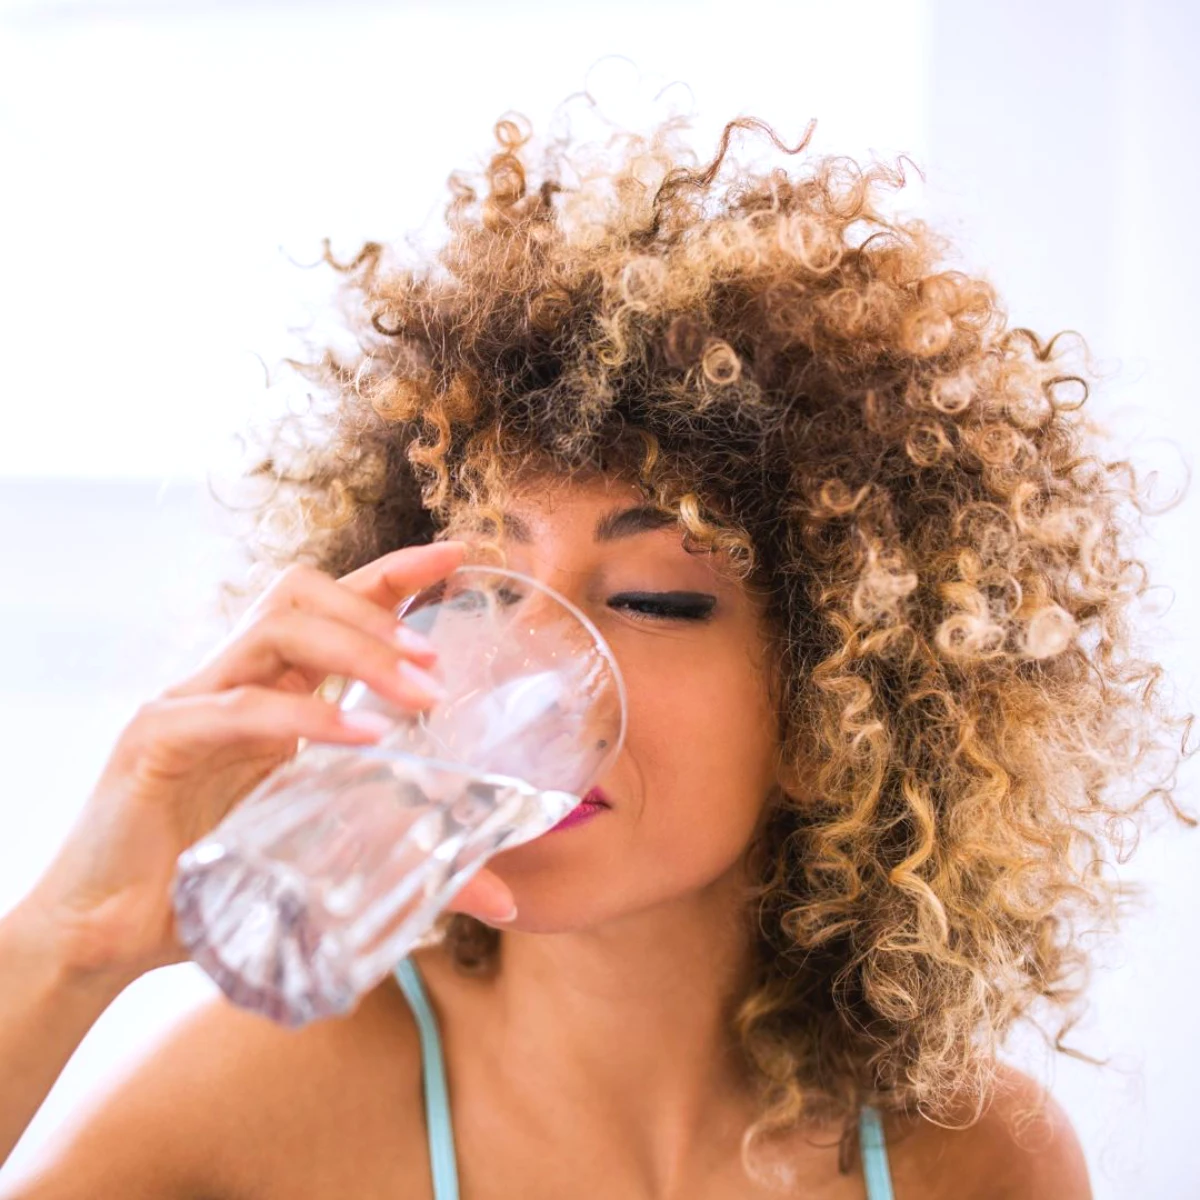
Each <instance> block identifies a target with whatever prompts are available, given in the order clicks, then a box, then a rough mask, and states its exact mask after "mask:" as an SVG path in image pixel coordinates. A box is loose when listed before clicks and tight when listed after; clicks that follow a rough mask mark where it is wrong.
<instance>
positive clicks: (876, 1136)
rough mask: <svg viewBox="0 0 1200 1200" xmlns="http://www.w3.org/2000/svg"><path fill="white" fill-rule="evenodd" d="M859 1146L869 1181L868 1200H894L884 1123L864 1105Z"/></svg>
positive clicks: (859, 1124) (861, 1115) (860, 1116)
mask: <svg viewBox="0 0 1200 1200" xmlns="http://www.w3.org/2000/svg"><path fill="white" fill-rule="evenodd" d="M858 1144H859V1147H860V1148H861V1151H862V1167H863V1177H864V1178H865V1179H866V1181H867V1200H894V1196H893V1193H892V1173H891V1171H890V1169H889V1168H888V1156H887V1142H886V1141H885V1139H884V1136H883V1123H882V1122H881V1121H880V1119H879V1113H878V1112H877V1111H876V1110H875V1109H874V1108H872V1107H871V1106H870V1105H864V1107H863V1110H862V1112H861V1113H859V1117H858Z"/></svg>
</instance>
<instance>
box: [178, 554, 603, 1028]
mask: <svg viewBox="0 0 1200 1200" xmlns="http://www.w3.org/2000/svg"><path fill="white" fill-rule="evenodd" d="M396 615H397V618H398V619H399V620H402V621H404V622H405V623H406V624H407V625H409V626H410V627H412V628H414V629H416V630H418V631H419V632H421V633H422V634H424V636H425V637H427V638H428V639H429V640H430V641H431V642H432V643H433V644H434V646H435V647H436V648H437V650H438V660H437V662H436V663H435V664H434V667H433V668H432V673H433V674H434V675H435V677H436V678H438V680H439V682H441V683H443V684H444V686H445V687H446V690H447V693H448V694H447V698H446V699H445V700H444V701H440V702H438V703H436V704H435V705H434V706H433V707H432V708H430V709H427V710H425V711H423V712H419V713H411V712H406V711H404V710H403V709H400V708H398V707H396V706H395V705H394V704H392V702H391V701H389V700H387V699H385V698H383V697H381V696H380V695H379V694H378V693H376V692H373V691H372V690H371V689H370V688H368V687H367V686H366V685H365V684H364V683H362V682H361V681H358V680H356V681H351V682H350V684H349V686H348V687H347V688H344V689H343V694H342V696H341V697H340V699H339V700H338V704H339V706H340V707H341V708H344V709H351V708H354V709H369V710H372V711H375V712H381V713H385V714H387V715H388V716H389V717H391V718H392V719H393V720H394V721H395V728H394V729H393V730H392V731H391V732H389V733H388V734H386V735H385V736H384V737H383V738H382V740H380V741H379V742H377V743H375V744H373V745H369V746H346V745H341V744H331V743H320V742H309V743H307V744H304V745H302V747H301V749H300V750H299V752H298V753H297V754H296V755H295V756H294V757H293V758H291V759H289V760H288V762H286V763H284V764H283V765H282V766H281V767H279V768H278V769H277V770H275V771H274V772H272V774H271V775H269V776H268V777H267V778H266V779H265V780H263V782H262V783H261V784H259V786H258V787H257V788H255V789H254V790H253V791H252V792H251V793H250V794H249V795H248V796H246V797H245V799H243V800H242V801H241V802H240V803H239V804H238V805H237V806H236V807H235V808H234V809H233V810H232V811H231V812H230V813H229V814H228V815H227V816H226V817H225V819H224V820H223V821H222V822H221V824H220V825H218V826H217V828H216V829H214V830H213V831H212V832H211V833H210V834H208V836H206V837H205V838H203V839H202V840H201V841H199V842H197V843H196V844H195V845H194V846H192V847H190V848H189V849H187V850H186V851H184V853H183V854H182V855H180V857H179V861H178V864H177V868H176V874H175V879H174V883H173V900H174V905H175V912H176V928H177V930H178V932H179V936H180V939H181V940H182V941H183V943H184V945H185V946H186V947H187V949H188V952H189V953H190V955H191V956H192V958H193V959H194V960H195V961H196V962H198V963H199V964H200V965H201V966H202V967H203V968H204V970H205V971H207V972H208V974H209V975H210V976H211V977H212V978H213V979H214V980H215V981H216V983H217V984H218V985H219V986H220V988H221V990H222V991H223V992H224V993H225V994H226V995H227V996H228V997H229V998H230V1000H232V1001H233V1002H234V1003H235V1004H238V1005H240V1006H241V1007H243V1008H247V1009H250V1010H252V1011H254V1012H257V1013H260V1014H263V1015H265V1016H268V1017H270V1018H272V1019H273V1020H275V1021H278V1022H279V1023H281V1024H284V1025H288V1026H298V1025H303V1024H305V1023H307V1022H309V1021H312V1020H314V1019H316V1018H319V1017H327V1016H333V1015H336V1014H338V1013H342V1012H345V1011H347V1010H348V1009H350V1008H352V1007H353V1005H354V1004H355V1003H356V1001H357V999H358V997H360V996H361V995H362V994H363V993H364V992H366V991H367V990H369V989H370V988H371V987H373V986H375V984H377V983H378V982H379V981H380V980H381V979H383V978H384V977H385V976H386V975H387V973H388V972H389V971H391V969H392V968H393V967H394V966H395V965H396V963H397V962H399V961H400V959H402V958H403V957H404V956H405V955H406V954H407V953H408V952H409V950H410V949H412V947H413V945H414V944H415V943H416V942H417V941H418V940H419V939H420V938H421V937H422V936H423V935H424V934H425V933H427V932H428V931H429V929H430V928H431V927H432V925H433V923H434V921H435V920H436V919H437V917H438V915H439V914H440V913H441V912H442V911H443V909H444V908H445V905H446V904H447V902H448V901H449V900H450V898H451V897H452V896H453V895H454V894H455V893H456V892H458V891H459V890H460V889H461V888H462V887H463V885H464V884H466V882H467V881H468V880H469V879H470V878H471V876H472V875H474V873H475V872H476V871H477V870H478V869H479V868H480V867H481V866H482V865H483V864H484V863H485V862H486V861H487V860H488V859H489V858H490V857H491V856H492V855H494V854H496V853H499V852H500V851H502V850H507V849H510V848H512V847H513V846H518V845H520V844H521V843H522V842H527V841H529V840H531V839H533V838H535V837H539V836H540V835H541V834H543V833H545V832H546V831H547V830H549V829H550V828H552V827H553V826H554V825H556V824H557V823H558V822H559V821H560V820H561V819H562V818H563V817H564V816H566V814H567V813H568V812H570V811H571V809H573V808H574V807H575V806H576V805H577V804H578V803H579V802H580V800H581V798H582V796H583V795H584V793H585V792H586V791H587V790H588V788H589V787H590V786H592V785H593V784H594V783H595V782H596V781H597V780H598V779H599V777H600V776H601V775H602V774H603V772H604V771H605V770H606V769H607V767H608V765H609V764H610V763H611V762H612V761H613V760H614V759H615V757H616V755H617V754H619V753H620V750H621V746H622V745H623V743H624V740H625V724H626V711H627V709H626V699H625V685H624V681H623V680H622V678H621V673H620V670H619V668H618V666H617V663H616V660H615V659H614V657H613V654H612V651H611V649H610V648H609V646H608V644H607V643H606V642H605V640H604V638H603V637H602V636H601V634H600V632H599V631H598V630H597V629H596V627H595V625H594V624H593V623H592V622H591V620H589V618H588V617H587V616H586V614H584V613H583V612H582V611H581V610H580V609H578V608H577V607H576V606H575V605H573V604H572V603H571V602H570V601H569V600H567V599H566V598H565V597H563V596H561V595H560V594H559V593H558V592H556V591H554V590H553V589H551V588H549V587H547V586H546V585H545V584H543V583H541V582H539V581H538V580H535V579H533V578H531V577H530V576H528V575H524V574H521V573H519V572H516V571H510V570H507V569H505V568H501V567H489V566H463V567H460V568H458V569H457V570H456V571H454V572H452V573H451V574H450V575H449V576H447V577H446V578H445V579H443V580H440V581H438V582H437V583H435V584H433V585H432V586H430V587H428V588H425V589H424V590H422V591H420V592H418V593H417V594H416V595H414V596H412V597H410V598H409V599H408V600H406V601H405V602H404V603H403V604H402V605H401V606H400V607H399V609H398V610H397V613H396Z"/></svg>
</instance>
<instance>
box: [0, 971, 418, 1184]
mask: <svg viewBox="0 0 1200 1200" xmlns="http://www.w3.org/2000/svg"><path fill="white" fill-rule="evenodd" d="M420 1069H421V1060H420V1042H419V1038H418V1034H417V1030H416V1025H415V1022H414V1021H413V1020H412V1016H411V1012H410V1010H409V1009H408V1006H407V1004H406V1002H405V1000H404V997H403V996H402V995H401V994H400V992H399V988H398V987H396V986H395V984H394V983H393V982H392V981H390V980H389V981H387V982H385V983H384V984H382V985H381V986H380V987H378V988H376V989H375V990H374V991H372V992H371V993H369V994H368V995H367V996H365V997H364V998H363V1000H362V1001H361V1002H360V1003H359V1005H358V1006H357V1008H355V1010H354V1011H353V1012H352V1013H348V1014H346V1015H345V1016H343V1017H339V1018H332V1019H329V1020H324V1021H316V1022H313V1023H312V1024H310V1025H307V1026H305V1027H303V1028H301V1029H286V1028H284V1027H283V1026H280V1025H277V1024H275V1023H274V1022H272V1021H269V1020H267V1019H266V1018H263V1017H259V1016H256V1015H254V1014H252V1013H249V1012H246V1011H244V1010H242V1009H239V1008H237V1007H235V1006H233V1005H232V1004H230V1003H229V1002H228V1001H226V1000H225V999H224V997H221V996H216V997H214V998H213V999H211V1000H209V1001H206V1002H204V1003H202V1004H201V1005H199V1006H198V1007H197V1008H195V1009H193V1010H192V1011H190V1012H188V1013H187V1014H185V1015H184V1016H183V1017H181V1018H180V1019H179V1020H178V1021H177V1022H175V1023H174V1024H173V1025H172V1026H171V1028H170V1029H169V1030H168V1031H167V1032H166V1033H164V1034H163V1035H161V1036H160V1037H158V1038H156V1039H154V1041H153V1042H152V1043H149V1044H147V1045H146V1046H145V1047H144V1048H143V1049H142V1051H141V1052H140V1053H139V1054H138V1055H137V1057H136V1058H135V1059H133V1060H131V1061H129V1062H128V1063H127V1064H125V1066H124V1067H123V1069H122V1070H121V1071H120V1073H119V1074H117V1075H114V1076H113V1077H112V1078H111V1079H110V1080H109V1081H108V1082H107V1083H106V1085H105V1086H104V1088H103V1089H102V1090H100V1091H99V1092H97V1093H95V1094H93V1095H91V1096H89V1097H88V1098H87V1099H86V1100H85V1102H84V1103H83V1104H81V1105H80V1106H79V1107H78V1108H77V1109H76V1110H75V1111H74V1112H73V1113H72V1114H71V1115H70V1117H69V1118H68V1120H67V1122H66V1123H64V1125H63V1126H62V1127H61V1128H60V1129H59V1130H58V1131H57V1133H56V1135H55V1136H54V1137H53V1138H52V1140H51V1143H50V1144H49V1145H48V1146H47V1147H46V1149H45V1150H44V1151H43V1153H42V1154H41V1156H40V1160H39V1161H38V1162H36V1163H34V1164H33V1167H32V1173H33V1183H34V1184H35V1185H36V1186H32V1187H30V1188H27V1189H26V1190H23V1191H18V1192H17V1193H16V1195H18V1196H21V1197H26V1196H28V1197H31V1198H32V1197H39V1198H40V1197H42V1196H47V1197H49V1196H59V1195H63V1196H65V1195H77V1194H80V1192H79V1191H78V1188H79V1187H80V1186H86V1185H87V1184H88V1181H91V1183H92V1184H94V1185H95V1187H96V1188H97V1191H96V1193H95V1194H105V1195H115V1194H121V1195H126V1196H130V1197H135V1196H142V1195H147V1196H148V1195H154V1196H156V1197H168V1196H172V1195H174V1196H184V1195H196V1194H199V1193H203V1194H205V1195H213V1196H240V1195H257V1196H264V1197H267V1196H276V1195H291V1194H295V1190H294V1189H295V1188H296V1187H297V1186H299V1187H300V1188H304V1187H308V1193H307V1194H317V1193H314V1192H313V1191H312V1188H311V1186H309V1185H310V1184H311V1183H312V1181H313V1179H314V1178H319V1179H324V1178H327V1177H329V1176H330V1172H331V1169H332V1171H333V1172H334V1174H339V1173H344V1171H345V1170H346V1168H343V1167H340V1166H338V1162H339V1160H340V1161H341V1162H342V1163H354V1162H358V1163H359V1164H361V1167H360V1168H359V1169H370V1166H369V1164H375V1165H376V1169H378V1170H386V1171H390V1172H393V1174H392V1176H391V1178H393V1179H394V1178H396V1177H397V1176H396V1175H395V1174H394V1172H396V1171H399V1170H403V1169H404V1168H403V1163H404V1162H406V1161H407V1162H415V1163H418V1164H419V1163H422V1162H423V1156H422V1155H421V1154H420V1153H419V1152H420V1150H421V1149H422V1146H421V1140H420V1139H421V1137H422V1136H423V1135H422V1132H421V1131H422V1119H423V1118H422V1107H421V1105H422V1097H421V1090H420V1078H421V1075H420ZM352 1182H353V1181H352V1180H351V1179H348V1178H347V1179H343V1183H345V1184H351V1183H352ZM289 1189H292V1190H289ZM343 1190H344V1189H343ZM89 1194H91V1193H89Z"/></svg>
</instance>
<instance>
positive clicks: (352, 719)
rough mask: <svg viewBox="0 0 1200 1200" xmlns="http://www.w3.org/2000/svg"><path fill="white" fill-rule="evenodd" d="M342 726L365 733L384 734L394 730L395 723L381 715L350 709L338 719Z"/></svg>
mask: <svg viewBox="0 0 1200 1200" xmlns="http://www.w3.org/2000/svg"><path fill="white" fill-rule="evenodd" d="M338 719H339V720H340V721H341V723H342V724H343V725H346V726H348V727H349V728H350V729H361V730H364V731H365V732H366V733H374V734H380V735H382V734H385V733H388V732H390V731H391V730H392V729H394V728H395V725H396V722H395V721H393V720H392V718H391V717H387V716H384V714H383V713H377V712H367V711H361V712H360V711H359V710H357V709H351V710H350V711H348V712H343V713H341V715H340V716H339V718H338Z"/></svg>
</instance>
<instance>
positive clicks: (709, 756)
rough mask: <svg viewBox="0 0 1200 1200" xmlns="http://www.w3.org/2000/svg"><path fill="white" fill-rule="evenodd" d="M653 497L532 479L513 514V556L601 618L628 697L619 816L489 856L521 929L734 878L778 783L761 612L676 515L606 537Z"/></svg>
mask: <svg viewBox="0 0 1200 1200" xmlns="http://www.w3.org/2000/svg"><path fill="white" fill-rule="evenodd" d="M644 503H645V500H644V496H643V494H642V493H641V492H640V491H639V489H638V488H636V487H635V486H633V485H631V484H628V483H624V482H618V481H615V480H613V479H610V478H601V479H598V480H596V481H595V482H588V483H574V482H573V483H571V484H569V485H561V484H560V485H558V486H553V485H551V486H549V487H547V486H546V485H545V484H539V485H537V486H536V487H532V486H530V487H526V488H523V489H521V490H520V491H518V492H517V493H516V496H515V498H514V499H513V500H512V501H510V503H509V504H508V505H507V506H506V508H505V517H506V522H508V521H511V524H509V525H508V528H507V529H506V532H505V533H504V534H503V535H502V538H501V541H502V544H503V546H504V548H505V551H506V556H507V557H506V565H507V566H509V567H510V568H512V569H513V570H517V571H523V572H525V573H527V574H529V575H532V576H533V577H535V578H537V579H539V580H541V581H543V582H545V583H547V584H549V585H550V586H551V587H553V588H556V589H557V590H558V591H560V592H561V593H563V594H564V595H565V596H566V597H567V598H568V599H570V600H572V601H573V602H574V603H575V604H577V605H578V606H579V607H580V608H581V609H583V610H584V612H586V613H587V614H588V615H589V616H590V617H591V618H592V620H593V621H595V623H596V625H597V627H598V628H599V630H600V632H601V633H602V634H603V635H604V637H605V638H606V640H607V641H608V643H609V645H610V646H611V647H612V650H613V652H614V654H615V655H616V658H617V662H618V663H619V665H620V667H621V671H622V674H623V675H624V679H625V684H626V689H627V695H628V703H629V713H628V715H629V721H628V727H627V733H626V739H625V744H624V747H623V749H622V751H621V753H620V754H619V756H618V757H617V759H616V760H615V761H614V762H613V763H612V764H611V765H610V767H609V769H608V770H607V772H606V773H605V775H604V776H603V777H602V778H601V779H599V780H598V786H599V787H600V788H602V789H603V791H604V793H605V795H606V797H607V799H608V800H609V801H610V803H611V805H612V807H611V809H609V810H607V811H604V812H602V813H601V814H600V815H599V816H597V817H595V818H593V819H592V820H589V821H586V822H583V823H581V824H579V825H577V826H575V827H573V828H568V829H563V830H558V831H556V832H554V833H552V834H546V835H543V836H542V837H540V838H537V839H535V840H534V841H532V842H527V843H526V844H524V845H522V846H518V847H516V848H514V849H512V850H508V851H505V852H503V853H502V854H499V855H497V856H496V857H495V858H493V859H492V860H491V861H490V863H489V866H490V867H491V868H492V869H493V870H495V871H496V873H497V874H498V875H499V876H500V877H501V878H502V879H503V880H504V881H505V883H507V884H508V885H509V887H511V888H512V891H513V894H514V896H515V898H516V902H517V907H518V909H519V911H520V916H519V917H518V919H517V922H516V927H517V928H520V929H525V930H529V931H538V932H565V931H568V930H574V929H582V928H587V927H590V926H592V925H596V924H600V923H602V922H605V921H609V920H612V919H614V918H616V917H620V916H622V915H626V914H632V913H634V912H637V911H640V910H644V909H647V908H650V907H652V906H655V905H661V904H664V903H669V902H671V901H673V900H676V899H682V898H684V897H686V896H688V895H689V894H694V893H697V892H699V891H700V890H701V889H704V888H706V887H708V886H709V885H710V884H712V883H714V882H715V881H717V880H719V879H722V877H725V876H728V875H729V874H730V871H731V868H733V867H735V866H736V865H737V864H738V863H739V860H740V859H741V858H742V856H743V854H744V852H745V850H746V847H747V844H748V843H749V841H750V838H751V837H752V835H753V832H754V827H755V823H756V821H757V819H758V817H759V814H760V812H761V811H762V806H763V803H764V801H765V799H766V797H767V795H768V793H769V791H770V788H771V785H772V783H773V782H774V780H775V774H774V761H775V760H774V751H775V746H776V717H775V713H774V711H773V709H772V707H771V703H770V700H769V697H768V691H767V674H766V668H765V659H764V644H763V635H762V626H761V619H762V618H761V610H760V608H759V607H758V605H757V604H756V602H755V601H754V600H753V598H752V596H751V594H750V593H748V592H747V591H746V590H745V588H744V586H743V585H742V584H740V583H738V582H736V581H732V580H728V579H725V578H722V577H721V576H720V575H719V574H718V572H717V571H716V570H715V569H714V565H713V563H712V561H711V558H710V556H709V555H705V554H698V555H697V554H688V553H687V552H686V551H685V550H684V548H683V545H682V537H683V529H682V526H680V525H679V524H677V523H671V524H670V525H667V526H665V527H661V524H660V527H658V528H654V527H649V528H648V527H647V526H646V524H645V523H642V525H641V526H640V527H639V524H638V522H637V520H636V518H634V517H628V518H626V519H625V520H624V521H622V522H619V523H615V524H610V526H609V529H608V535H607V536H605V533H604V530H603V529H601V531H600V537H597V536H596V532H597V527H598V524H599V523H600V522H601V521H602V520H603V519H608V521H609V522H611V518H612V517H613V515H614V514H618V513H620V512H622V511H624V510H628V509H634V508H637V507H638V506H639V505H640V504H644ZM465 540H467V541H468V542H469V541H470V540H471V538H470V536H469V535H468V536H467V537H466V538H465ZM663 593H672V595H669V596H664V595H663ZM656 605H657V606H661V607H662V609H663V615H656V614H655V612H654V611H653V609H654V608H655V606H656Z"/></svg>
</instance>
